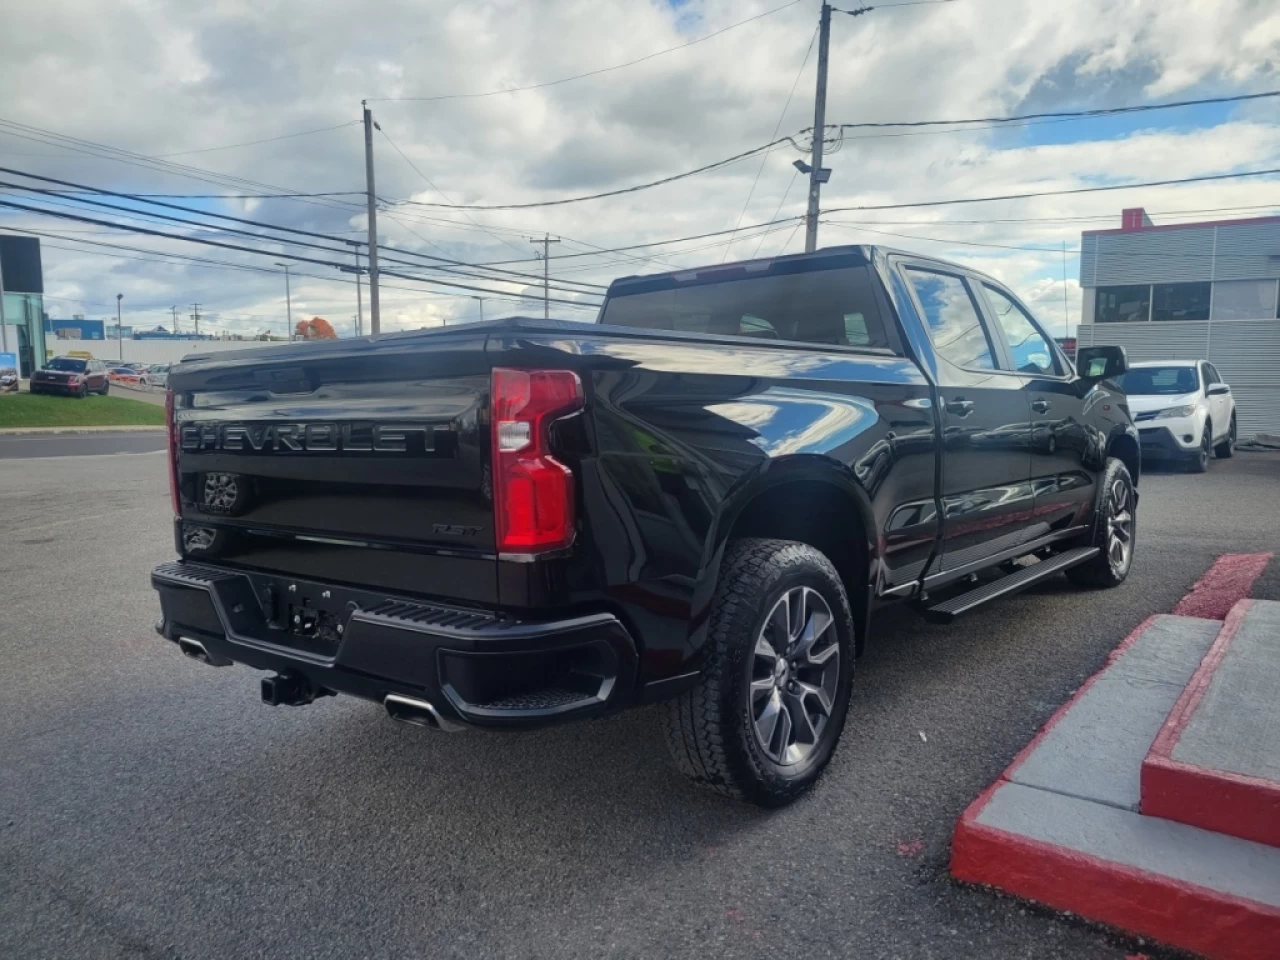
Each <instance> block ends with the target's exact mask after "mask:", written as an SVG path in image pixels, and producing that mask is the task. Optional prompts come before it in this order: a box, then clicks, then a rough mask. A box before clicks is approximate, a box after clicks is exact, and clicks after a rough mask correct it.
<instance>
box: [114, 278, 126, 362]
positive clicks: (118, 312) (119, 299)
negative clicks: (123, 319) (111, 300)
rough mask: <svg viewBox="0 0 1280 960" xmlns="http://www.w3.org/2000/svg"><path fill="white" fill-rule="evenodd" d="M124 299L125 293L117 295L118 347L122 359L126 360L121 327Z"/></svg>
mask: <svg viewBox="0 0 1280 960" xmlns="http://www.w3.org/2000/svg"><path fill="white" fill-rule="evenodd" d="M123 299H124V294H123V293H117V294H116V346H117V347H119V348H120V349H119V353H120V359H121V360H123V359H124V337H122V336H121V335H120V334H121V330H122V327H121V326H120V301H121V300H123Z"/></svg>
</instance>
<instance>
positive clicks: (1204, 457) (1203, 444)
mask: <svg viewBox="0 0 1280 960" xmlns="http://www.w3.org/2000/svg"><path fill="white" fill-rule="evenodd" d="M1212 457H1213V421H1212V420H1206V421H1205V422H1204V435H1203V436H1201V438H1200V449H1199V450H1197V451H1196V452H1195V454H1194V455H1193V456H1192V458H1191V460H1190V462H1188V464H1187V470H1188V471H1190V472H1191V473H1205V472H1207V471H1208V469H1209V460H1210V459H1211V458H1212Z"/></svg>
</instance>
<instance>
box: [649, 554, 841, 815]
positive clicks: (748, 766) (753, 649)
mask: <svg viewBox="0 0 1280 960" xmlns="http://www.w3.org/2000/svg"><path fill="white" fill-rule="evenodd" d="M853 638H854V626H853V614H852V613H851V611H850V609H849V601H848V598H847V596H846V595H845V590H844V585H843V584H842V583H841V581H840V576H839V574H837V573H836V570H835V568H834V567H833V566H832V565H831V561H830V560H828V559H827V558H826V557H825V556H824V555H823V554H822V553H821V552H820V551H818V550H816V549H815V548H813V547H811V546H809V545H808V544H805V543H797V542H795V541H791V540H763V539H742V540H734V541H731V542H730V544H729V546H728V547H727V548H726V551H725V556H724V560H723V562H722V564H721V573H720V583H719V587H718V588H717V591H716V597H715V600H714V602H713V606H712V613H711V621H710V623H709V625H708V633H707V641H706V646H705V648H704V650H705V661H704V665H703V671H702V679H701V681H700V683H699V685H698V686H697V687H695V688H694V689H692V690H690V691H688V692H686V693H685V694H683V695H681V696H680V697H679V698H678V699H676V700H674V701H672V702H671V703H670V704H668V707H667V711H668V713H667V742H668V745H669V746H670V748H671V754H672V757H673V758H674V759H675V762H676V766H677V767H679V768H680V770H681V772H682V773H684V774H685V775H686V776H687V777H689V778H690V779H691V780H693V781H694V782H695V783H699V784H702V785H705V786H708V787H711V788H712V789H714V790H717V791H719V792H720V793H723V794H725V795H727V796H730V797H735V798H737V799H741V800H747V801H749V802H751V803H755V804H758V805H760V806H764V807H780V806H784V805H785V804H788V803H790V802H791V801H793V800H795V799H796V798H797V797H799V796H800V795H801V794H803V793H804V792H805V791H806V790H808V789H809V787H811V786H812V785H813V783H814V781H816V780H817V779H818V777H819V775H821V773H822V771H823V770H824V769H825V768H826V765H827V763H828V762H829V761H830V760H831V755H832V753H833V752H834V750H835V746H836V743H837V741H839V739H840V733H841V731H842V730H843V729H844V722H845V715H846V714H847V712H848V708H849V690H850V685H851V683H852V681H853V649H854V643H853Z"/></svg>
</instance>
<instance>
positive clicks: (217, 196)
mask: <svg viewBox="0 0 1280 960" xmlns="http://www.w3.org/2000/svg"><path fill="white" fill-rule="evenodd" d="M49 192H50V193H63V194H67V195H68V196H77V195H80V194H94V193H101V192H102V191H100V190H92V189H90V190H51V191H49ZM362 192H363V191H360V190H336V191H329V192H328V193H135V194H133V196H135V197H138V198H140V199H151V198H153V197H165V198H166V199H170V200H273V199H281V198H294V197H358V196H360V195H361V193H362Z"/></svg>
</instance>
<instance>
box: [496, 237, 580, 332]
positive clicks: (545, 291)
mask: <svg viewBox="0 0 1280 960" xmlns="http://www.w3.org/2000/svg"><path fill="white" fill-rule="evenodd" d="M529 242H530V243H532V244H534V245H535V246H536V245H537V244H539V243H540V244H542V253H540V254H538V256H540V257H541V258H542V319H543V320H550V319H551V244H553V243H559V242H560V241H559V240H552V239H551V234H549V233H548V234H546V235H544V236H543V237H542V239H538V238H537V237H530V238H529ZM480 309H481V310H482V311H483V310H484V305H483V304H482V305H481V307H480Z"/></svg>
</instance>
